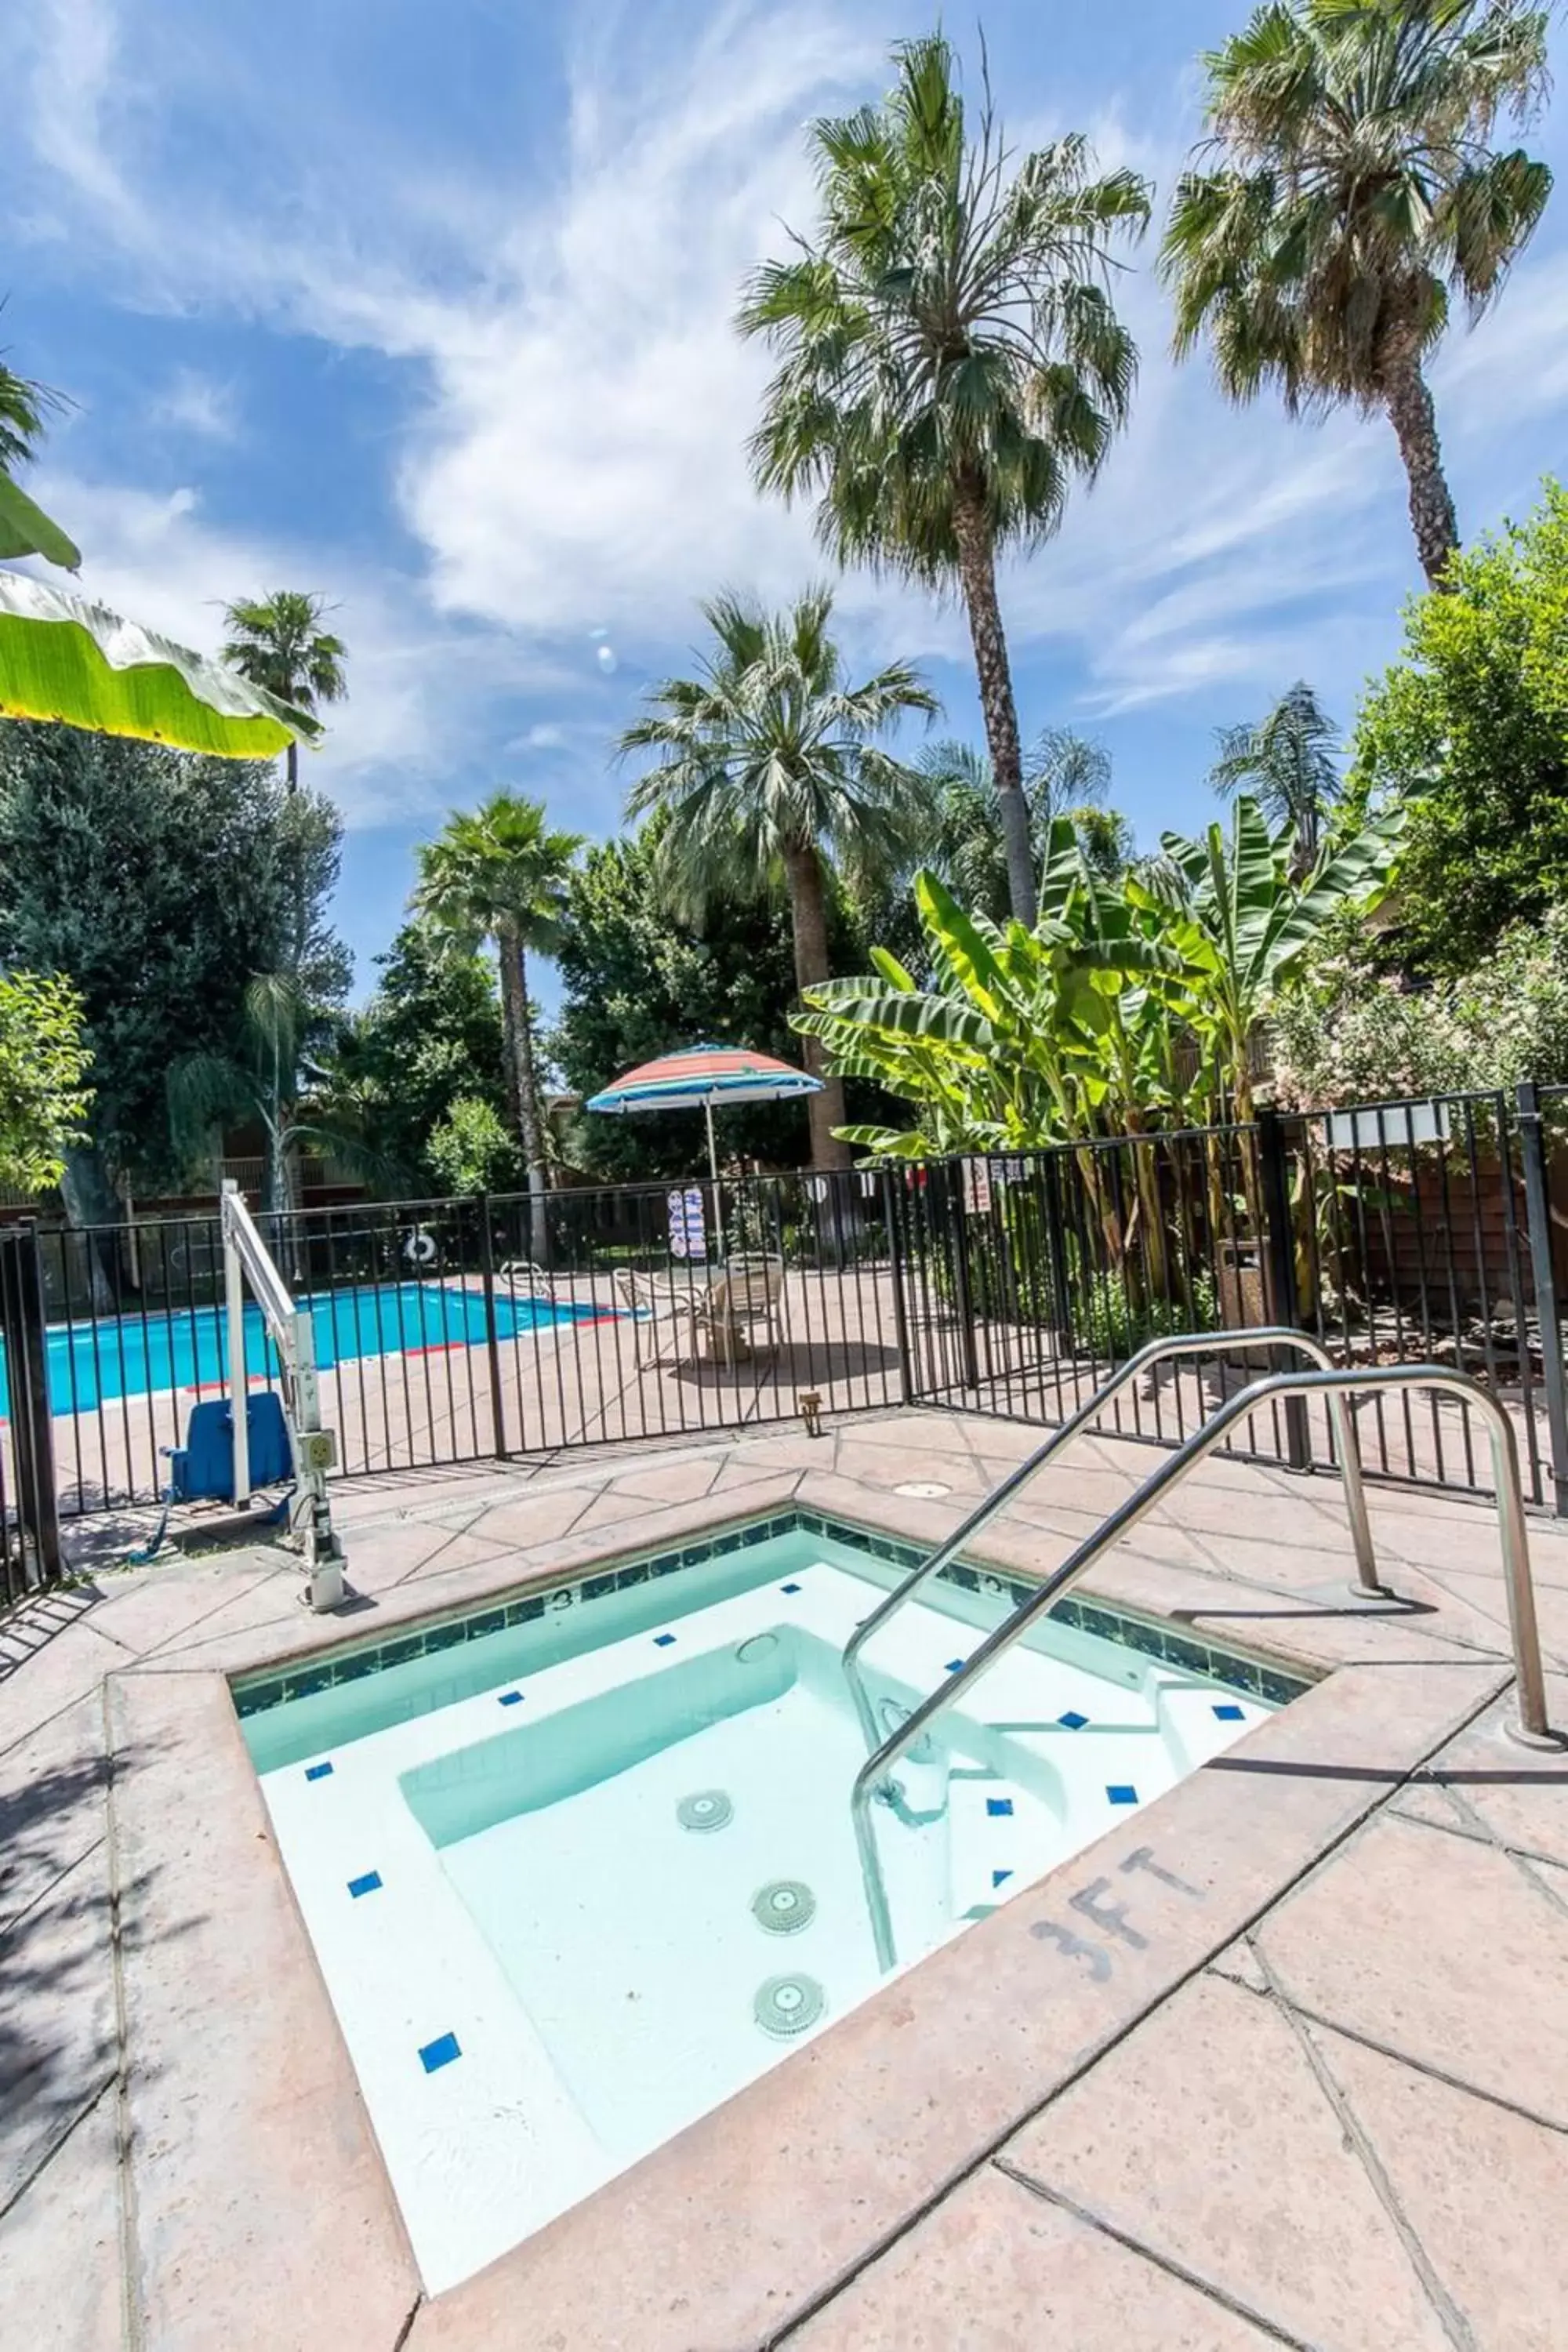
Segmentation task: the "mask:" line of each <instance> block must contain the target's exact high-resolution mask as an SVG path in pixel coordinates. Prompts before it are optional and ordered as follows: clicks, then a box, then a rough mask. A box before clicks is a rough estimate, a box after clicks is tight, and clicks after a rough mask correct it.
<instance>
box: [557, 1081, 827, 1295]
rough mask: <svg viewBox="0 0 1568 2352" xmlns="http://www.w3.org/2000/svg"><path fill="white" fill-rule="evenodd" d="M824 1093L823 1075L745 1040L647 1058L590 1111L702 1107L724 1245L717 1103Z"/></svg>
mask: <svg viewBox="0 0 1568 2352" xmlns="http://www.w3.org/2000/svg"><path fill="white" fill-rule="evenodd" d="M821 1092H822V1080H821V1079H820V1078H814V1077H812V1076H810V1075H809V1074H808V1073H807V1072H806V1071H805V1070H797V1069H795V1068H794V1067H793V1066H792V1065H791V1064H790V1063H788V1062H775V1061H774V1060H773V1055H771V1054H753V1053H752V1051H751V1050H750V1048H749V1047H747V1046H744V1045H688V1046H687V1047H686V1048H685V1049H684V1051H683V1052H681V1053H679V1054H661V1055H659V1057H658V1060H657V1061H655V1062H643V1063H640V1064H639V1065H638V1066H637V1068H636V1069H635V1070H627V1071H626V1075H625V1076H624V1077H619V1078H617V1079H616V1082H615V1084H614V1085H613V1086H609V1087H605V1088H604V1090H603V1092H602V1093H600V1094H596V1095H590V1096H589V1097H588V1104H587V1108H589V1109H590V1110H599V1111H607V1112H609V1113H611V1114H612V1115H616V1116H625V1115H626V1113H627V1112H635V1111H640V1110H697V1109H699V1108H700V1110H701V1111H702V1112H703V1114H704V1116H705V1117H706V1118H707V1121H708V1168H709V1172H710V1175H711V1177H712V1179H713V1206H714V1212H715V1222H716V1223H718V1224H719V1228H720V1234H719V1238H720V1247H721V1249H722V1246H723V1226H722V1212H721V1209H720V1203H719V1152H718V1147H717V1146H716V1144H715V1143H714V1140H713V1106H714V1104H715V1103H753V1102H782V1101H783V1100H784V1098H785V1097H786V1096H789V1095H816V1094H820V1093H821Z"/></svg>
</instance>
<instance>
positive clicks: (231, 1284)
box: [220, 1177, 349, 1611]
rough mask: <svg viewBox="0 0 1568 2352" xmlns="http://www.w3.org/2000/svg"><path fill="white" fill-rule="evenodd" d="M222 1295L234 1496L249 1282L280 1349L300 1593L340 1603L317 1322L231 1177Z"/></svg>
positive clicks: (242, 1485) (246, 1471) (244, 1449)
mask: <svg viewBox="0 0 1568 2352" xmlns="http://www.w3.org/2000/svg"><path fill="white" fill-rule="evenodd" d="M220 1208H221V1213H222V1221H223V1261H224V1295H225V1301H226V1313H227V1320H228V1409H229V1419H230V1425H231V1429H232V1433H233V1446H234V1500H235V1503H236V1505H237V1506H238V1507H243V1506H244V1505H246V1504H247V1503H248V1502H249V1500H250V1496H251V1490H252V1485H253V1479H252V1471H251V1459H250V1413H249V1410H248V1399H249V1381H248V1378H247V1370H246V1362H245V1288H246V1284H247V1282H248V1284H249V1286H250V1289H251V1292H252V1294H253V1296H254V1297H255V1298H256V1302H257V1304H258V1307H260V1309H261V1315H262V1320H263V1322H264V1323H265V1324H266V1326H267V1330H268V1337H269V1338H270V1339H271V1341H272V1344H273V1347H274V1348H275V1349H277V1352H278V1361H279V1370H280V1372H281V1376H282V1377H281V1381H280V1393H281V1397H282V1405H283V1416H284V1421H285V1423H286V1425H287V1428H288V1433H289V1450H290V1452H291V1454H292V1455H293V1464H294V1481H295V1485H294V1499H293V1505H292V1508H291V1511H290V1515H289V1532H290V1535H291V1537H292V1538H293V1539H294V1540H295V1541H297V1542H298V1544H299V1546H300V1552H301V1555H302V1558H303V1560H304V1568H305V1584H304V1590H303V1591H302V1592H301V1594H300V1599H301V1600H302V1601H304V1603H305V1605H306V1607H307V1608H309V1609H313V1610H317V1611H321V1610H327V1609H339V1608H341V1607H342V1604H343V1602H344V1601H346V1600H347V1599H348V1598H349V1592H348V1587H347V1584H346V1583H345V1581H344V1577H343V1548H342V1541H341V1539H340V1538H339V1536H338V1534H337V1531H336V1529H335V1528H333V1526H332V1506H331V1496H330V1494H329V1492H328V1487H327V1475H328V1473H329V1472H330V1471H331V1470H333V1469H335V1468H336V1467H337V1459H338V1442H337V1437H336V1435H335V1433H333V1432H332V1431H331V1430H330V1429H324V1428H323V1427H322V1426H321V1387H320V1383H319V1381H317V1378H316V1329H315V1325H314V1324H313V1322H312V1321H311V1319H310V1309H309V1307H299V1306H297V1305H296V1303H295V1300H294V1297H293V1294H292V1292H291V1291H290V1290H289V1286H288V1284H287V1283H286V1282H285V1281H284V1279H283V1276H282V1275H281V1274H280V1273H279V1269H278V1265H277V1264H276V1262H275V1260H274V1258H273V1256H272V1253H271V1252H270V1250H269V1249H268V1246H267V1244H266V1243H265V1242H264V1241H263V1240H262V1238H261V1235H260V1234H259V1233H258V1231H257V1228H256V1223H255V1220H254V1219H253V1218H252V1216H251V1213H250V1211H249V1210H248V1209H247V1207H246V1204H245V1196H244V1194H243V1193H242V1192H241V1191H240V1189H239V1187H238V1185H237V1183H236V1182H235V1181H234V1179H233V1178H232V1177H226V1178H225V1180H224V1187H223V1196H222V1201H221V1202H220Z"/></svg>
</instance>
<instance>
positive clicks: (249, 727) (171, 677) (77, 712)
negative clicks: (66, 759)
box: [0, 483, 321, 760]
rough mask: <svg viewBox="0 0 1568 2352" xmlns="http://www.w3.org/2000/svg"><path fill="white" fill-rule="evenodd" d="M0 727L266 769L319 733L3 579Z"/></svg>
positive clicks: (218, 678)
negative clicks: (254, 763) (49, 727)
mask: <svg viewBox="0 0 1568 2352" xmlns="http://www.w3.org/2000/svg"><path fill="white" fill-rule="evenodd" d="M9 487H10V488H11V489H12V490H13V491H15V489H16V485H15V484H14V483H12V484H10V485H9ZM0 519H3V517H0ZM0 718H3V719H57V720H59V721H61V722H63V723H64V724H65V725H66V726H68V727H82V728H86V729H88V730H89V731H90V732H92V733H95V734H100V735H131V736H135V737H138V738H140V739H141V740H142V741H144V742H149V743H166V744H169V745H170V746H171V747H172V748H173V749H174V750H176V751H208V752H215V753H216V754H217V755H218V756H220V757H221V758H224V759H231V760H247V759H254V760H268V759H271V758H273V757H274V756H275V755H276V754H277V753H278V752H279V751H286V750H287V748H288V746H289V743H290V742H291V741H292V740H294V739H295V738H296V737H298V736H311V735H317V734H319V733H320V732H321V727H320V723H319V722H318V721H317V720H316V719H311V718H310V717H308V716H307V715H306V713H305V712H303V711H301V710H295V709H291V708H290V706H289V704H288V703H285V702H279V700H278V699H277V698H276V697H274V696H272V695H270V694H268V693H266V692H265V691H264V690H263V688H260V687H258V686H252V685H251V683H250V681H249V680H248V679H247V678H244V677H240V676H239V674H238V673H237V671H235V670H231V669H228V668H226V667H224V666H223V665H222V664H221V663H218V662H215V661H209V660H206V659H205V657H204V656H202V655H200V654H196V653H192V652H191V651H190V650H189V648H188V647H187V646H179V645H175V644H174V641H173V640H172V639H171V638H168V637H163V636H159V635H157V634H156V633H155V632H154V631H153V630H152V629H144V628H142V627H141V626H140V625H139V624H138V623H136V622H134V621H126V620H122V619H121V616H120V615H119V614H117V613H111V612H110V611H108V610H107V609H106V607H105V606H103V605H102V604H89V603H88V602H87V600H86V599H85V598H84V597H80V596H69V595H67V594H66V593H64V592H63V591H62V590H60V589H58V588H52V587H48V586H47V585H46V584H45V583H44V582H43V581H41V580H32V579H29V578H27V577H26V575H25V574H24V573H22V572H4V571H0Z"/></svg>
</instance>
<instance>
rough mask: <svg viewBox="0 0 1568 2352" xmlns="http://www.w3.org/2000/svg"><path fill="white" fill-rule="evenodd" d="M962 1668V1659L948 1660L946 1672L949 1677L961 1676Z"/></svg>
mask: <svg viewBox="0 0 1568 2352" xmlns="http://www.w3.org/2000/svg"><path fill="white" fill-rule="evenodd" d="M963 1666H964V1661H963V1659H962V1658H949V1660H948V1662H947V1671H948V1673H949V1674H950V1675H958V1674H962V1673H963Z"/></svg>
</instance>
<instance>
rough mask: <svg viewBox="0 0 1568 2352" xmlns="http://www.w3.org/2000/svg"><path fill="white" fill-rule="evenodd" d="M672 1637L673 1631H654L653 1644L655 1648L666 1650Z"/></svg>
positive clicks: (673, 1637) (672, 1639)
mask: <svg viewBox="0 0 1568 2352" xmlns="http://www.w3.org/2000/svg"><path fill="white" fill-rule="evenodd" d="M674 1639H675V1636H674V1634H673V1633H656V1634H655V1635H654V1637H653V1646H654V1648H655V1649H656V1650H668V1647H669V1645H670V1643H672V1642H673V1641H674Z"/></svg>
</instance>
